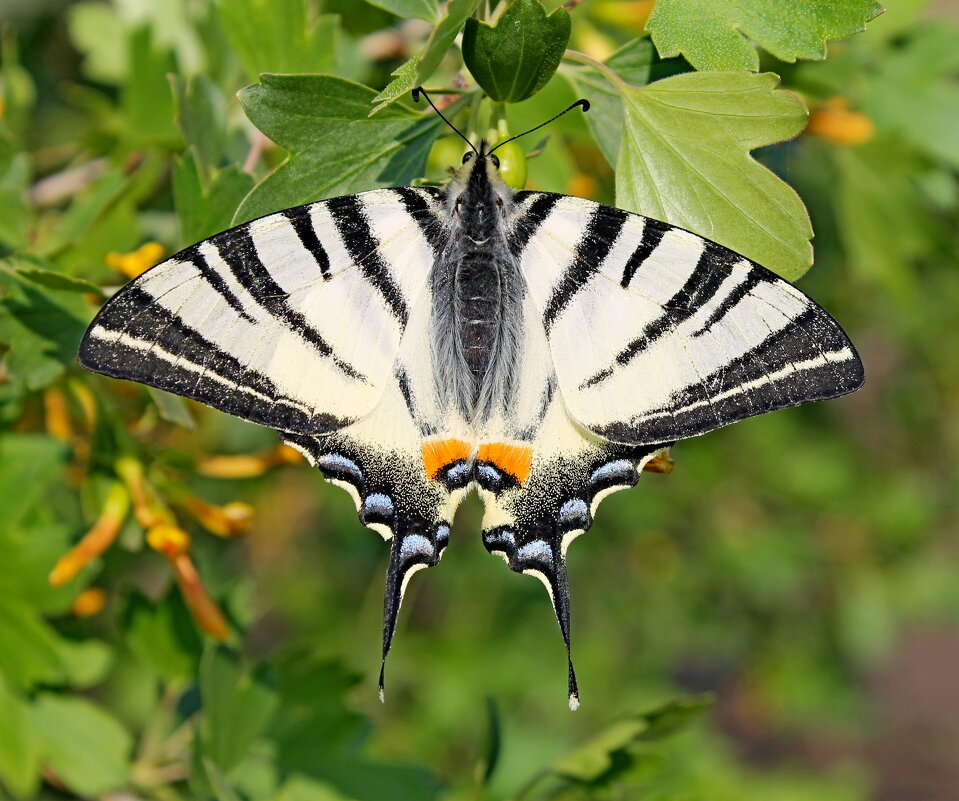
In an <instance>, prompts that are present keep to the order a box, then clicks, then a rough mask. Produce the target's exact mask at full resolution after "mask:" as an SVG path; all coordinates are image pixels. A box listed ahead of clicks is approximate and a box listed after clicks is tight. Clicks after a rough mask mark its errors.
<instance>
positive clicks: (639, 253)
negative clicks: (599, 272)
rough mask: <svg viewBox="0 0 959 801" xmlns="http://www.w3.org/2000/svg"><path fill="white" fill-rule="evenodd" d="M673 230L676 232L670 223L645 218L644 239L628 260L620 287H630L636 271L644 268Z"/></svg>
mask: <svg viewBox="0 0 959 801" xmlns="http://www.w3.org/2000/svg"><path fill="white" fill-rule="evenodd" d="M672 230H674V228H673V226H672V225H669V224H668V223H664V222H660V221H659V220H652V219H650V218H649V217H644V218H643V234H642V238H641V239H640V241H639V245H637V246H636V250H634V251H633V253H632V255H631V256H630V257H629V259H627V260H626V266H625V267H624V268H623V278H622V280H621V281H620V286H622V287H623V289H626V288H627V287H628V286H629V284H630V282H631V281H632V280H633V276H634V275H636V271H637V270H639V268H640V267H642V266H643V262H645V261H646V259H648V258H649V257H650V256H651V255H652V253H653V251H654V250H656V248H658V247H659V243H660V242H662V241H663V235H664V234H666V232H667V231H672Z"/></svg>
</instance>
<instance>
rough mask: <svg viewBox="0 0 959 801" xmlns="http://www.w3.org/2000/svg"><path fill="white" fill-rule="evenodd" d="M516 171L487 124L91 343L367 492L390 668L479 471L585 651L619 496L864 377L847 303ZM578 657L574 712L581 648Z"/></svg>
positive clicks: (135, 377)
mask: <svg viewBox="0 0 959 801" xmlns="http://www.w3.org/2000/svg"><path fill="white" fill-rule="evenodd" d="M580 103H581V104H582V105H583V106H584V107H586V108H588V104H586V103H585V101H580ZM575 105H579V104H574V106H571V108H573V107H575ZM567 110H568V109H567ZM454 130H455V129H454ZM460 135H461V136H462V134H460ZM464 138H465V137H464ZM471 147H472V145H471ZM498 168H499V161H498V159H497V157H496V155H495V154H494V153H493V152H492V151H491V150H490V149H489V148H488V147H487V146H486V145H485V144H481V145H480V147H479V148H478V149H475V148H474V149H473V150H472V151H471V152H468V153H467V154H466V156H465V157H464V161H463V165H462V166H461V167H460V168H459V170H458V171H457V172H456V174H455V175H454V177H453V178H452V180H451V181H450V182H449V183H448V184H447V185H446V186H444V187H442V188H435V187H427V186H419V187H399V188H395V189H376V190H372V191H369V192H360V193H359V194H355V195H346V196H344V197H338V198H333V199H332V200H323V201H320V202H317V203H309V204H307V205H304V206H298V207H296V208H292V209H287V210H286V211H281V212H277V213H276V214H270V215H268V216H266V217H261V218H260V219H257V220H254V221H252V222H249V223H245V224H243V225H240V226H237V227H236V228H232V229H230V230H229V231H224V232H223V233H220V234H217V235H216V236H213V237H211V238H209V239H206V240H204V241H202V242H198V243H197V244H195V245H192V246H190V247H188V248H186V249H185V250H182V251H180V252H179V253H177V254H176V255H174V256H172V257H171V258H170V259H168V260H166V261H164V262H162V263H161V264H158V265H157V266H156V267H153V268H152V269H151V270H148V271H147V272H146V273H144V274H143V275H141V276H140V277H139V278H137V279H135V280H134V281H132V282H131V283H130V284H128V285H127V286H126V287H124V288H123V289H122V290H120V291H119V292H117V293H116V295H114V296H113V297H112V298H111V299H110V300H109V301H108V302H107V303H106V304H105V305H104V307H103V308H102V309H101V311H100V312H99V314H98V315H97V316H96V319H94V321H93V323H92V324H91V325H90V328H89V330H88V331H87V332H86V335H85V336H84V338H83V341H82V343H81V345H80V350H79V360H80V363H81V364H82V365H83V366H84V367H86V368H87V369H88V370H92V371H94V372H98V373H103V374H105V375H109V376H114V377H116V378H125V379H129V380H132V381H139V382H142V383H144V384H149V385H151V386H154V387H159V388H160V389H164V390H167V391H169V392H174V393H176V394H179V395H183V396H185V397H187V398H192V399H194V400H198V401H201V402H203V403H205V404H208V405H209V406H212V407H214V408H216V409H220V410H222V411H225V412H228V413H230V414H233V415H236V416H237V417H241V418H243V419H245V420H250V421H252V422H254V423H259V424H260V425H264V426H268V427H270V428H273V429H276V430H277V431H278V432H279V434H280V436H281V437H282V439H283V440H284V441H285V442H287V443H288V444H290V445H291V446H293V447H294V448H296V449H298V450H299V451H301V452H302V453H303V454H304V455H305V456H306V458H307V459H308V460H309V461H310V462H311V463H312V464H313V465H315V466H316V467H318V468H319V469H320V470H321V471H322V472H323V474H324V476H325V477H326V479H327V480H329V481H330V482H332V483H333V484H336V485H338V486H340V487H343V488H344V489H345V490H346V491H347V492H349V493H350V495H351V496H352V497H353V500H354V501H355V503H356V507H357V510H358V512H359V518H360V520H361V521H362V523H364V524H365V525H366V526H368V527H369V528H371V529H373V530H375V531H377V532H378V533H380V534H381V535H382V536H383V538H384V539H385V540H387V541H389V543H390V562H389V569H388V571H387V578H386V598H385V603H384V607H385V608H384V626H383V663H384V665H385V660H386V655H387V653H388V651H389V649H390V644H391V641H392V638H393V632H394V630H395V627H396V620H397V614H398V612H399V609H400V603H401V602H402V599H403V592H404V590H405V589H406V586H407V582H408V581H409V580H410V577H411V576H412V575H413V573H415V572H416V571H419V570H422V569H423V568H427V567H432V566H433V565H435V564H436V563H437V562H439V560H440V557H441V556H442V554H443V551H444V549H445V548H446V546H447V544H448V542H449V538H450V527H451V524H452V520H453V515H454V512H455V510H456V508H457V506H458V504H459V503H460V502H461V501H462V500H463V498H464V496H465V495H466V494H467V493H468V492H470V491H471V490H473V489H475V490H477V491H478V493H479V495H480V497H481V498H482V501H483V503H484V507H485V512H484V517H483V523H482V526H483V533H482V536H483V543H484V544H485V546H486V548H487V550H489V551H490V553H493V554H496V555H498V556H501V557H502V558H503V559H504V560H505V561H506V563H507V564H508V565H509V567H510V568H511V569H512V570H515V571H517V572H520V573H526V574H529V575H532V576H535V577H536V578H538V579H539V580H540V581H542V583H543V584H544V585H545V586H546V589H547V591H548V592H549V596H550V599H551V600H552V604H553V609H554V611H555V613H556V619H557V620H558V622H559V627H560V630H561V633H562V636H563V640H564V641H565V643H566V650H567V656H568V655H569V591H568V586H567V579H566V558H565V557H566V549H567V548H568V547H569V544H570V542H572V540H573V539H575V538H576V537H577V536H579V535H580V534H582V533H583V532H584V531H586V530H587V529H588V528H589V527H590V525H591V524H592V522H593V516H594V515H595V514H596V509H597V507H598V506H599V503H600V501H601V500H602V499H603V498H604V497H606V496H607V495H608V494H610V493H611V492H615V491H617V490H621V489H625V488H627V487H631V486H633V485H634V484H635V483H636V481H637V479H638V477H639V474H640V472H641V471H642V469H643V467H644V465H646V463H647V462H649V461H650V460H651V459H653V458H654V457H656V456H657V455H659V454H662V453H663V451H664V450H665V449H666V448H667V447H668V446H669V445H671V444H672V443H674V442H675V441H676V440H681V439H685V438H687V437H694V436H697V435H699V434H704V433H706V432H707V431H712V430H713V429H715V428H719V427H720V426H724V425H727V424H728V423H733V422H735V421H737V420H742V419H743V418H746V417H751V416H752V415H757V414H762V413H764V412H769V411H773V410H775V409H782V408H784V407H787V406H795V405H797V404H800V403H804V402H806V401H814V400H820V399H823V398H833V397H836V396H839V395H843V394H845V393H847V392H852V391H853V390H855V389H857V388H858V387H859V386H860V385H861V384H862V381H863V370H862V364H861V363H860V361H859V358H858V356H857V355H856V351H855V349H854V348H853V346H852V344H851V343H850V341H849V339H848V337H847V336H846V334H845V333H844V332H843V330H842V329H841V328H840V327H839V325H838V324H837V323H836V321H835V320H834V319H833V318H832V317H831V316H830V315H829V314H828V313H827V312H826V311H824V310H823V309H822V308H821V307H819V306H818V305H817V304H816V303H814V302H813V301H812V300H811V299H810V298H808V297H807V296H806V295H805V294H804V293H803V292H801V291H800V290H798V289H796V288H795V287H794V286H792V285H791V284H790V283H788V282H787V281H784V280H782V279H781V278H779V277H777V276H776V275H775V274H773V273H772V272H770V271H769V270H767V269H765V268H764V267H762V266H760V265H758V264H756V263H755V262H752V261H750V260H749V259H748V258H746V257H744V256H741V255H739V254H737V253H734V252H732V251H730V250H728V249H727V248H725V247H723V246H722V245H718V244H716V243H715V242H711V241H709V240H707V239H704V238H702V237H700V236H697V235H696V234H693V233H690V232H689V231H685V230H683V229H681V228H677V227H676V226H673V225H669V224H668V223H664V222H660V221H659V220H654V219H650V218H647V217H642V216H640V215H638V214H632V213H630V212H626V211H623V210H621V209H617V208H613V207H611V206H604V205H603V204H601V203H595V202H593V201H590V200H584V199H582V198H578V197H570V196H567V195H559V194H555V193H552V192H533V191H516V190H514V189H512V188H511V187H509V186H508V185H507V184H506V183H504V181H503V180H502V179H501V177H500V175H499V169H498ZM568 676H569V703H570V707H571V708H573V709H575V708H576V707H577V706H578V704H579V696H578V691H577V685H576V678H575V674H574V672H573V665H572V661H571V660H568ZM382 691H383V670H382V668H381V671H380V696H381V698H382Z"/></svg>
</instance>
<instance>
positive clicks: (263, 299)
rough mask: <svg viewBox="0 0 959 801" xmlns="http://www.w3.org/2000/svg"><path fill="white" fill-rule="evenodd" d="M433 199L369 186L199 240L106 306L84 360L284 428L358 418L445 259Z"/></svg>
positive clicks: (384, 379) (312, 429) (314, 428)
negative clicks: (438, 254)
mask: <svg viewBox="0 0 959 801" xmlns="http://www.w3.org/2000/svg"><path fill="white" fill-rule="evenodd" d="M434 199H435V197H434V194H433V193H432V192H431V191H430V190H427V189H400V190H376V191H372V192H363V193H361V194H358V195H348V196H346V197H341V198H336V199H333V200H327V201H322V202H319V203H313V204H309V205H306V206H299V207H297V208H293V209H288V210H287V211H283V212H279V213H277V214H271V215H269V216H266V217H262V218H260V219H258V220H254V221H253V222H250V223H246V224H244V225H240V226H238V227H236V228H233V229H231V230H229V231H225V232H223V233H220V234H217V235H216V236H214V237H211V238H210V239H207V240H204V241H203V242H199V243H197V244H196V245H193V246H191V247H189V248H187V249H185V250H183V251H180V252H179V253H177V254H176V255H175V256H173V257H172V258H170V259H168V260H167V261H165V262H163V263H161V264H159V265H157V266H156V267H154V268H152V269H151V270H148V271H147V272H146V273H144V274H143V275H142V276H140V277H139V278H137V279H135V280H134V281H132V282H131V283H130V284H128V285H127V286H126V287H124V288H123V289H122V290H120V291H119V292H118V293H117V294H116V295H115V296H114V297H113V298H111V299H110V300H109V301H108V302H107V303H106V305H104V307H103V308H102V309H101V311H100V313H99V314H98V315H97V317H96V319H95V320H94V321H93V323H92V324H91V326H90V328H89V330H88V331H87V333H86V335H85V336H84V338H83V341H82V343H81V345H80V350H79V360H80V363H81V364H82V365H83V366H84V367H86V368H87V369H89V370H93V371H94V372H98V373H104V374H106V375H109V376H113V377H116V378H126V379H130V380H133V381H139V382H142V383H145V384H149V385H151V386H154V387H159V388H160V389H165V390H168V391H170V392H174V393H176V394H178V395H183V396H185V397H188V398H193V399H195V400H199V401H202V402H203V403H206V404H208V405H210V406H213V407H215V408H217V409H221V410H222V411H225V412H229V413H230V414H233V415H236V416H238V417H242V418H244V419H246V420H251V421H253V422H255V423H260V424H262V425H267V426H270V427H272V428H277V429H281V430H284V431H297V432H301V433H305V434H318V433H322V432H326V431H332V430H336V429H338V428H342V427H344V426H346V425H349V424H350V423H351V422H353V421H355V420H358V419H360V418H362V417H363V416H364V415H366V414H368V413H369V412H370V411H372V409H373V408H374V407H375V406H376V404H377V402H378V401H379V399H380V397H381V396H382V394H383V391H384V388H385V386H386V384H387V383H388V382H389V381H391V380H392V377H393V376H392V368H393V364H394V361H395V359H396V354H397V352H398V349H399V345H400V341H401V339H402V337H403V333H404V331H405V329H406V325H407V322H408V319H409V314H410V309H411V307H412V306H413V305H414V304H415V301H416V299H417V297H418V296H419V294H420V292H421V290H422V288H423V285H424V283H425V282H426V278H427V275H428V273H429V268H430V266H431V265H432V263H433V257H434V243H433V241H431V230H432V226H434V225H435V220H434V216H433V212H432V203H433V201H434Z"/></svg>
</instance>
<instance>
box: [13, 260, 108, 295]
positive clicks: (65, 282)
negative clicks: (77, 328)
mask: <svg viewBox="0 0 959 801" xmlns="http://www.w3.org/2000/svg"><path fill="white" fill-rule="evenodd" d="M17 275H19V276H20V277H21V278H23V279H24V280H26V281H29V282H30V283H32V284H36V285H37V286H42V287H45V288H46V289H56V290H59V291H61V292H80V293H81V294H84V295H94V296H96V297H98V298H101V299H102V298H103V290H102V289H100V287H98V286H97V285H96V284H91V283H90V282H89V281H85V280H83V279H82V278H74V277H73V276H70V275H64V274H63V273H58V272H57V271H56V270H45V269H43V268H42V267H21V268H19V269H18V270H17Z"/></svg>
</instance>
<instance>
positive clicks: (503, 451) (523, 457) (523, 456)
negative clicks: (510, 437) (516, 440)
mask: <svg viewBox="0 0 959 801" xmlns="http://www.w3.org/2000/svg"><path fill="white" fill-rule="evenodd" d="M476 458H477V460H478V461H480V462H489V463H490V464H491V465H493V466H494V467H496V468H498V469H499V470H502V471H503V472H504V473H508V474H509V475H511V476H512V477H513V478H515V479H516V480H517V481H518V482H519V483H520V484H522V483H524V482H525V481H526V479H527V477H528V476H529V468H530V465H531V464H532V463H533V449H532V448H530V447H528V446H527V445H509V444H507V443H505V442H491V443H489V444H487V445H480V449H479V453H478V454H477V457H476Z"/></svg>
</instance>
